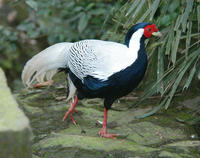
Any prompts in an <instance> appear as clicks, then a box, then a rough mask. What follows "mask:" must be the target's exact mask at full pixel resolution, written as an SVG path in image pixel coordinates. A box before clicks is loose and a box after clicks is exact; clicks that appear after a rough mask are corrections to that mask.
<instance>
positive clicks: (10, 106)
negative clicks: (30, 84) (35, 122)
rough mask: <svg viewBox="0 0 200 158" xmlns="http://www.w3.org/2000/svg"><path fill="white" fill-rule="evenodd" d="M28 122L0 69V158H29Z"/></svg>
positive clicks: (29, 135) (29, 130) (29, 133)
mask: <svg viewBox="0 0 200 158" xmlns="http://www.w3.org/2000/svg"><path fill="white" fill-rule="evenodd" d="M30 137H31V129H30V126H29V120H28V118H27V117H26V116H25V114H24V113H23V111H22V110H21V109H20V108H19V107H18V104H17V102H16V101H15V99H14V98H13V96H12V94H11V91H10V89H9V87H8V86H7V83H6V77H5V75H4V72H3V70H2V69H1V68H0V157H1V158H7V157H9V158H31V157H32V153H31V141H30Z"/></svg>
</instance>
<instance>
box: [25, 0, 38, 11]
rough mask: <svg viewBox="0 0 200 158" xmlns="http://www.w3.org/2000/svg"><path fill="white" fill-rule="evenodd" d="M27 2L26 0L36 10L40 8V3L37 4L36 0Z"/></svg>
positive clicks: (27, 0)
mask: <svg viewBox="0 0 200 158" xmlns="http://www.w3.org/2000/svg"><path fill="white" fill-rule="evenodd" d="M25 2H26V4H27V5H28V6H29V7H31V8H32V9H34V10H35V11H37V10H38V4H37V2H36V1H34V0H26V1H25Z"/></svg>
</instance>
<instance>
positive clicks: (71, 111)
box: [63, 97, 78, 125]
mask: <svg viewBox="0 0 200 158" xmlns="http://www.w3.org/2000/svg"><path fill="white" fill-rule="evenodd" d="M77 103H78V97H76V99H75V101H74V103H73V104H71V106H70V108H69V110H68V111H67V112H66V113H65V116H64V117H63V121H64V120H65V119H66V118H67V116H68V115H69V113H70V117H71V119H72V122H73V124H75V125H76V121H75V120H74V116H73V111H74V108H75V106H76V104H77Z"/></svg>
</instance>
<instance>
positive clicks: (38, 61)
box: [21, 42, 76, 102]
mask: <svg viewBox="0 0 200 158" xmlns="http://www.w3.org/2000/svg"><path fill="white" fill-rule="evenodd" d="M72 44H73V43H69V42H63V43H58V44H55V45H52V46H50V47H48V48H46V49H45V50H43V51H41V52H40V53H38V54H36V55H35V56H33V57H32V58H31V59H30V60H29V61H28V62H27V63H26V64H25V66H24V69H23V71H22V76H21V78H22V82H23V84H24V86H25V87H32V83H33V81H35V80H37V81H38V82H39V83H43V82H44V80H45V78H46V81H50V80H51V79H52V77H53V76H54V75H55V74H56V73H57V72H58V69H59V68H67V67H68V64H67V63H68V61H67V60H68V58H67V54H68V52H69V49H70V47H71V46H72ZM67 77H68V86H69V95H68V98H67V100H70V99H72V102H73V100H74V97H75V94H76V87H75V86H74V84H73V82H72V81H71V79H70V77H69V75H68V76H67Z"/></svg>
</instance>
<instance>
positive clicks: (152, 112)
mask: <svg viewBox="0 0 200 158" xmlns="http://www.w3.org/2000/svg"><path fill="white" fill-rule="evenodd" d="M166 100H167V98H165V99H164V100H163V101H162V103H160V104H159V105H158V106H156V107H155V108H154V109H153V110H152V111H150V112H148V113H145V114H143V115H141V116H137V117H136V118H137V119H142V118H145V117H148V116H151V115H153V114H155V113H156V112H157V111H158V110H160V108H161V107H162V106H163V105H164V103H165V102H166Z"/></svg>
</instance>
